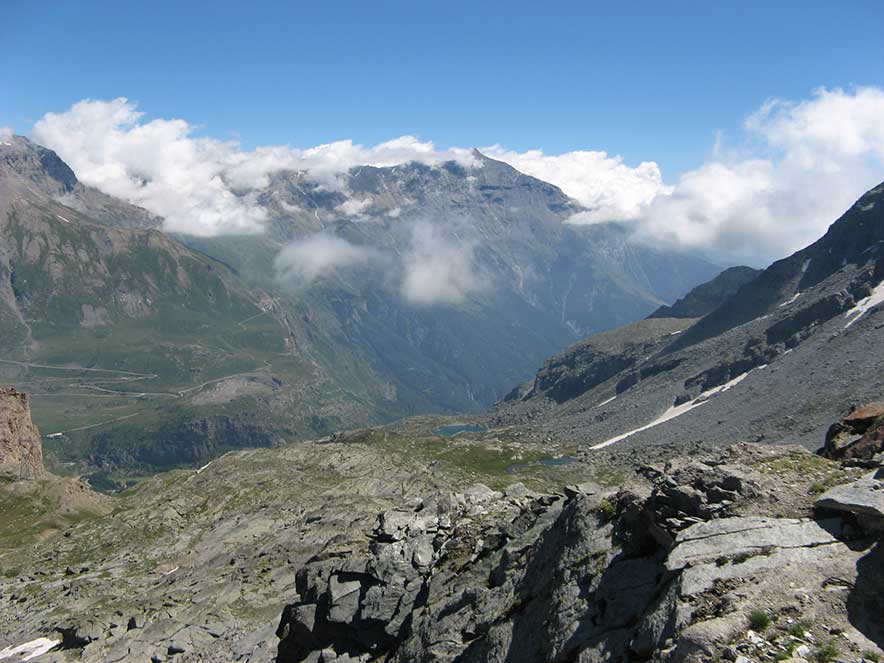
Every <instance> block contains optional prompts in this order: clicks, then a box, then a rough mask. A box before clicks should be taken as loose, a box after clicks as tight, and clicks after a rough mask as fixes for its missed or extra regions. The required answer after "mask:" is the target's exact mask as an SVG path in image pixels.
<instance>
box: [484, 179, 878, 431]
mask: <svg viewBox="0 0 884 663" xmlns="http://www.w3.org/2000/svg"><path fill="white" fill-rule="evenodd" d="M882 249H884V186H879V187H876V188H874V189H872V190H871V191H869V192H868V193H866V194H865V195H864V196H863V197H862V198H861V199H860V200H859V201H858V202H857V203H856V204H855V205H854V206H853V207H851V208H850V209H849V210H848V211H847V212H846V213H845V214H844V215H843V216H842V217H841V218H840V219H838V221H836V222H835V223H834V224H833V225H832V226H831V228H830V229H829V231H828V232H827V233H826V235H825V236H824V237H822V238H821V239H820V240H819V241H817V242H815V243H814V244H813V245H811V246H809V247H808V248H806V249H803V250H801V251H799V252H797V253H796V254H794V255H793V256H790V257H789V258H786V259H784V260H781V261H779V262H777V263H774V264H773V265H772V266H771V267H769V268H768V269H766V270H765V271H763V272H762V273H761V274H760V275H758V276H757V277H756V278H755V279H753V280H752V281H750V282H748V283H747V284H745V285H743V286H742V287H740V288H739V290H737V292H736V293H735V294H734V295H732V296H731V297H729V298H727V299H726V300H725V301H724V302H723V303H722V304H721V305H720V306H718V307H717V308H715V309H714V310H713V311H712V312H711V313H709V314H708V315H706V316H705V317H703V318H700V320H699V321H697V322H696V323H695V324H693V325H690V326H686V328H685V329H684V330H683V331H682V330H679V329H674V330H673V329H672V328H671V325H672V324H674V321H672V322H670V324H669V325H667V324H666V319H664V318H652V319H649V320H646V321H644V322H642V323H638V324H637V325H636V326H634V327H633V328H630V327H626V328H624V329H622V330H618V332H617V335H620V336H622V337H623V339H624V340H623V343H622V345H621V346H619V347H615V348H613V349H610V350H608V352H607V353H604V352H602V353H599V351H598V350H597V349H596V346H599V345H600V343H601V341H602V340H603V339H604V338H605V336H607V335H603V336H602V337H599V340H595V338H594V337H590V338H589V339H588V340H587V341H585V342H583V343H581V344H578V345H576V346H574V347H573V348H572V349H570V350H568V351H566V352H564V353H562V354H561V355H559V356H557V357H556V358H554V359H553V360H551V361H550V362H549V363H548V364H547V365H546V366H545V367H544V369H542V370H541V372H540V373H539V374H538V376H537V378H535V381H534V385H535V387H534V388H529V389H524V390H522V391H521V392H516V393H515V394H514V395H513V398H511V399H510V400H509V401H508V402H505V403H502V404H501V405H500V406H499V407H498V408H497V409H496V410H495V411H494V413H493V414H492V415H491V417H490V419H489V423H490V424H491V425H495V426H497V425H513V424H519V425H524V426H525V428H526V429H527V430H529V431H531V432H532V433H534V434H536V435H544V436H548V435H553V436H556V437H558V438H560V439H564V440H574V441H575V442H578V443H580V444H585V445H587V446H591V447H595V448H598V447H603V446H605V445H608V444H618V445H625V446H629V447H635V448H637V447H640V446H642V445H647V444H665V443H680V442H684V441H688V440H697V439H703V440H705V441H708V442H717V441H728V440H734V439H741V438H742V439H775V440H783V441H789V442H796V443H800V444H805V445H807V446H810V447H815V446H818V445H819V441H820V439H821V437H822V434H823V433H824V432H825V429H826V427H827V426H828V424H829V422H830V421H831V419H832V418H833V417H834V416H835V415H836V414H837V413H839V412H841V411H843V410H845V409H846V408H847V407H849V406H850V405H851V404H852V403H856V402H858V401H866V400H874V399H875V398H876V397H877V396H878V395H879V394H880V393H881V392H882V390H884V373H882V372H881V362H882V355H881V348H882V347H884V345H882V342H884V322H882V319H881V313H882V307H880V306H879V304H881V303H882V301H884V296H882V293H884V285H882V281H884V251H882ZM682 322H689V321H682ZM632 339H635V340H632ZM635 347H639V349H640V351H638V352H636V351H635ZM590 350H592V351H594V352H595V354H596V355H599V356H592V357H591V361H590V360H587V353H588V352H589V351H590ZM599 365H604V366H611V367H613V369H612V370H607V371H601V370H599V368H598V367H599ZM550 376H554V377H555V376H558V381H559V382H560V383H561V384H562V385H563V386H564V387H567V386H568V385H574V384H576V385H578V388H575V389H571V390H570V391H567V392H566V396H567V398H565V399H561V398H558V399H557V398H556V395H557V394H558V393H559V391H561V390H559V391H556V390H555V389H551V388H550V387H549V386H546V387H545V388H543V385H546V384H547V383H548V382H549V381H550ZM561 376H565V377H566V378H567V379H565V378H563V377H561ZM564 387H563V388H564ZM557 400H558V402H557Z"/></svg>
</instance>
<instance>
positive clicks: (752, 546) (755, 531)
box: [666, 516, 837, 571]
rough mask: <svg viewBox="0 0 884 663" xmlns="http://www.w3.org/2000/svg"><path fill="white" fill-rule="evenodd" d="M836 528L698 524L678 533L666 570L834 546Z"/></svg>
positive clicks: (781, 521) (823, 524) (746, 520)
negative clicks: (833, 532)
mask: <svg viewBox="0 0 884 663" xmlns="http://www.w3.org/2000/svg"><path fill="white" fill-rule="evenodd" d="M836 527H837V524H836V523H835V522H833V521H815V520H808V519H797V518H766V517H761V516H752V517H743V518H726V519H722V520H710V521H708V522H703V523H697V524H695V525H692V526H690V527H688V528H687V529H686V530H683V531H682V532H679V534H678V536H677V537H676V546H675V549H674V550H673V551H672V552H671V553H670V554H669V557H668V559H667V560H666V567H667V568H668V569H669V570H671V571H675V570H678V569H683V568H685V567H687V566H695V565H698V564H705V563H709V562H715V561H716V560H719V559H721V558H726V557H743V556H747V557H754V556H756V555H764V554H769V553H770V552H773V551H775V550H776V549H778V548H784V549H790V548H803V547H809V546H818V545H825V544H832V543H836V542H837V539H836V538H835V536H834V535H833V534H832V531H835V530H836ZM830 530H831V531H830Z"/></svg>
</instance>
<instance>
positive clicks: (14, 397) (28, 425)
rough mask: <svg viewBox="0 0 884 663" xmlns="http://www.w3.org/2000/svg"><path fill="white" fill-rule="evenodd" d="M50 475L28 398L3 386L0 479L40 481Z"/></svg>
mask: <svg viewBox="0 0 884 663" xmlns="http://www.w3.org/2000/svg"><path fill="white" fill-rule="evenodd" d="M47 474H48V473H47V472H46V469H45V468H44V467H43V448H42V446H41V444H40V432H39V431H38V430H37V427H36V426H35V425H34V424H33V422H32V421H31V408H30V406H29V404H28V395H27V394H23V393H21V392H19V391H16V390H15V389H13V388H12V387H2V386H0V478H3V479H13V480H16V479H41V478H44V477H46V476H47Z"/></svg>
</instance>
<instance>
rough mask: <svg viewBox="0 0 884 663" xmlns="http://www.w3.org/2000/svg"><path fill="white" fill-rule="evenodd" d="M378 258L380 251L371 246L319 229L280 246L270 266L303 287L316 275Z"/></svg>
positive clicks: (281, 277)
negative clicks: (359, 244)
mask: <svg viewBox="0 0 884 663" xmlns="http://www.w3.org/2000/svg"><path fill="white" fill-rule="evenodd" d="M379 258H380V254H379V253H378V252H376V251H374V250H373V249H370V248H366V247H362V246H357V245H355V244H352V243H350V242H348V241H347V240H345V239H343V238H341V237H335V236H333V235H326V234H322V233H319V234H316V235H312V236H310V237H307V238H304V239H301V240H297V241H294V242H291V243H290V244H287V245H286V246H285V247H283V248H282V250H280V252H279V253H278V254H277V256H276V259H275V260H274V261H273V269H274V272H275V273H276V276H277V278H278V279H279V280H280V281H281V282H283V283H285V284H287V285H290V286H294V287H304V286H307V285H309V284H310V283H312V282H313V281H315V280H316V279H317V278H320V277H325V276H330V275H332V274H335V273H337V272H338V271H339V270H342V269H345V268H349V267H354V266H356V265H364V264H366V263H369V262H371V261H373V260H377V259H379Z"/></svg>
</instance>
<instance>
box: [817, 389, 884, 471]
mask: <svg viewBox="0 0 884 663" xmlns="http://www.w3.org/2000/svg"><path fill="white" fill-rule="evenodd" d="M882 452H884V403H869V404H868V405H864V406H863V407H861V408H859V409H857V410H854V411H853V412H851V413H850V414H848V415H847V416H846V417H844V418H843V419H841V421H839V422H837V423H834V424H832V426H831V427H830V428H829V431H828V432H827V433H826V443H825V445H824V446H823V449H822V455H823V456H825V457H826V458H831V459H833V460H846V459H855V460H866V461H870V460H872V459H873V458H874V457H875V456H876V455H878V454H880V453H882Z"/></svg>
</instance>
